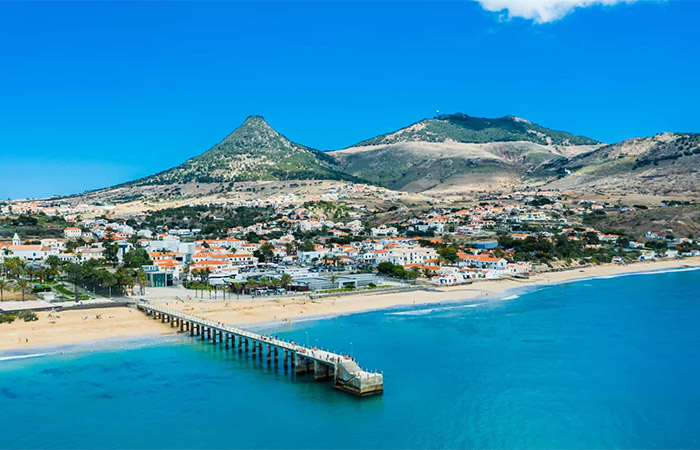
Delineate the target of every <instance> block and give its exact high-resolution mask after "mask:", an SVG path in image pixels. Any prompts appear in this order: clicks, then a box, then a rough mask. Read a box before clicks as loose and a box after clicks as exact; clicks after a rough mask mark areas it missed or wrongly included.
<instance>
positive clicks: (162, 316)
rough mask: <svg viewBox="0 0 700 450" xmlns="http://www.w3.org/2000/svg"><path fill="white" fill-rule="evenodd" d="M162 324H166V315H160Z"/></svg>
mask: <svg viewBox="0 0 700 450" xmlns="http://www.w3.org/2000/svg"><path fill="white" fill-rule="evenodd" d="M160 323H165V314H163V313H161V314H160Z"/></svg>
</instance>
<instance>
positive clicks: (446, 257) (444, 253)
mask: <svg viewBox="0 0 700 450" xmlns="http://www.w3.org/2000/svg"><path fill="white" fill-rule="evenodd" d="M437 254H438V255H439V256H440V259H442V260H443V261H445V262H448V263H450V264H454V263H456V262H457V260H459V256H457V249H456V248H454V247H443V248H441V249H438V251H437Z"/></svg>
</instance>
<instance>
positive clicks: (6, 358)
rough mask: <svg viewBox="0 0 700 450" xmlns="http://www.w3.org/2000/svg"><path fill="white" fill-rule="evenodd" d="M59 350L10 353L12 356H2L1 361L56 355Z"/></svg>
mask: <svg viewBox="0 0 700 450" xmlns="http://www.w3.org/2000/svg"><path fill="white" fill-rule="evenodd" d="M57 353H58V352H52V353H30V354H27V355H10V356H0V361H14V360H16V359H27V358H39V357H41V356H50V355H56V354H57Z"/></svg>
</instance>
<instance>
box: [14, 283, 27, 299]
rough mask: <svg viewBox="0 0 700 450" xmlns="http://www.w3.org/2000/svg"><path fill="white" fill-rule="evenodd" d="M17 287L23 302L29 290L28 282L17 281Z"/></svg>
mask: <svg viewBox="0 0 700 450" xmlns="http://www.w3.org/2000/svg"><path fill="white" fill-rule="evenodd" d="M17 287H18V288H19V290H20V291H21V292H22V301H24V296H25V294H26V293H27V291H28V290H29V282H28V281H27V280H19V281H18V282H17Z"/></svg>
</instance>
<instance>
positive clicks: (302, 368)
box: [292, 354, 307, 375]
mask: <svg viewBox="0 0 700 450" xmlns="http://www.w3.org/2000/svg"><path fill="white" fill-rule="evenodd" d="M292 361H293V365H294V366H296V374H297V375H301V374H305V373H306V369H307V367H306V359H304V357H303V356H299V355H298V354H297V355H294V359H293V360H292Z"/></svg>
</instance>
